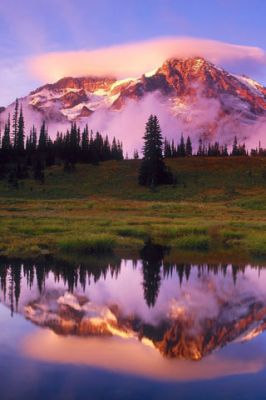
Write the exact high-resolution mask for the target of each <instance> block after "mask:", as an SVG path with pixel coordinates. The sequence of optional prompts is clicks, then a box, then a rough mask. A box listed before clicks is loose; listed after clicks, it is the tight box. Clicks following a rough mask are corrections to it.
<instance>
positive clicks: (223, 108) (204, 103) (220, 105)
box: [0, 56, 266, 143]
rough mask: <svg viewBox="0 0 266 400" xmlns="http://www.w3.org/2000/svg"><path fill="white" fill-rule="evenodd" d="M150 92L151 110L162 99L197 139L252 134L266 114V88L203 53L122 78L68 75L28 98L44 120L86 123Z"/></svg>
mask: <svg viewBox="0 0 266 400" xmlns="http://www.w3.org/2000/svg"><path fill="white" fill-rule="evenodd" d="M146 95H154V96H156V99H157V100H156V102H153V101H151V102H150V105H149V107H150V109H149V110H146V109H145V110H146V111H147V112H150V113H157V109H156V104H157V105H158V99H159V101H160V106H159V110H162V107H164V110H165V112H166V114H167V119H169V117H170V116H172V117H174V118H176V130H178V129H179V130H180V129H182V131H183V132H184V134H189V135H195V137H196V140H197V139H198V137H199V136H202V135H204V137H205V138H206V135H207V136H208V135H211V137H208V138H207V139H208V140H214V137H215V138H216V139H218V138H219V140H221V142H222V141H223V138H220V136H221V135H223V136H224V137H225V138H226V140H228V138H229V140H228V143H231V142H232V140H233V137H234V136H238V135H239V133H242V135H243V137H244V136H246V135H247V134H248V135H250V132H252V131H251V130H250V126H251V124H254V123H255V122H256V121H257V119H258V118H259V117H261V116H262V117H265V116H266V88H264V87H263V86H262V85H260V84H259V83H258V82H256V81H254V80H252V79H250V78H247V77H243V76H242V77H241V76H236V75H233V74H230V73H228V72H226V71H225V70H224V69H222V68H220V67H218V66H216V65H214V64H213V63H211V62H210V61H208V60H206V59H205V58H203V57H201V56H195V57H188V58H177V57H173V58H170V59H167V60H166V61H165V62H164V63H163V64H162V66H161V67H159V68H156V69H154V70H152V71H150V72H147V73H145V74H143V75H142V76H140V77H135V78H127V79H122V80H117V79H115V78H114V77H96V76H85V77H77V78H75V77H64V78H62V79H60V80H59V81H57V82H55V83H53V84H46V85H44V86H42V87H40V88H38V89H36V90H35V91H32V92H31V93H30V94H29V95H28V96H26V97H25V98H24V99H23V107H24V108H25V107H29V109H30V111H31V112H32V111H33V112H37V113H38V114H39V120H41V119H45V120H46V121H47V122H56V121H57V122H59V123H62V122H64V123H67V122H69V121H82V123H83V122H89V120H90V119H93V118H94V116H95V115H97V112H98V111H101V112H103V111H104V112H114V111H117V112H118V111H119V112H121V111H123V110H124V109H125V108H126V107H127V105H128V104H129V103H130V102H134V107H135V105H138V104H139V107H140V111H143V108H142V103H140V102H141V100H142V99H144V98H145V96H146ZM158 95H159V96H158ZM161 105H162V106H161ZM13 107H14V106H13V105H10V106H9V107H7V109H6V110H4V111H3V112H1V109H0V112H1V120H2V121H5V120H6V119H7V115H8V112H11V113H12V112H13ZM137 114H138V113H137ZM140 114H141V112H140ZM113 115H114V114H113ZM159 117H160V115H159ZM102 118H103V117H102ZM136 118H138V115H136ZM97 128H98V129H100V128H101V127H98V126H97ZM108 131H109V132H108ZM107 132H108V133H112V131H111V130H110V129H109V128H107ZM206 132H207V133H206ZM133 135H135V133H133ZM120 139H121V138H120Z"/></svg>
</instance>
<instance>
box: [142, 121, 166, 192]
mask: <svg viewBox="0 0 266 400" xmlns="http://www.w3.org/2000/svg"><path fill="white" fill-rule="evenodd" d="M143 139H144V149H143V156H144V158H143V160H142V163H141V167H140V171H139V184H140V185H144V186H156V185H159V184H170V183H172V182H173V177H172V174H171V173H170V171H169V170H168V169H167V168H166V166H165V163H164V161H163V151H162V148H163V138H162V134H161V128H160V124H159V121H158V118H157V116H156V115H154V116H153V115H151V116H150V117H149V119H148V122H147V123H146V131H145V134H144V138H143Z"/></svg>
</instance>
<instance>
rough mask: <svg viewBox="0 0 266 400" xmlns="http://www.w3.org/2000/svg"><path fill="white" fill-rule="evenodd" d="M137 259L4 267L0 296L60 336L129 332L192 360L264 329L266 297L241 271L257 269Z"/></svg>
mask: <svg viewBox="0 0 266 400" xmlns="http://www.w3.org/2000/svg"><path fill="white" fill-rule="evenodd" d="M140 256H141V259H140V260H138V261H135V262H134V261H132V262H128V264H129V263H130V264H131V265H128V264H127V263H126V262H124V261H122V260H119V259H114V260H112V261H111V262H109V260H106V261H104V260H97V263H93V262H91V264H90V266H85V265H79V266H77V267H73V266H72V267H71V266H70V265H68V264H64V263H62V264H57V265H54V264H52V263H44V264H39V265H35V264H33V263H24V264H23V265H21V264H20V263H16V264H14V265H12V266H11V265H9V264H2V265H1V266H0V280H1V291H2V301H3V302H4V303H5V304H7V305H8V306H9V307H10V309H11V313H12V314H13V312H14V311H15V310H16V311H17V312H19V313H22V314H24V315H25V317H26V318H27V319H28V320H30V321H32V322H33V323H34V324H36V325H38V326H41V327H48V328H50V329H51V330H53V331H54V332H55V333H57V334H60V335H77V336H91V335H97V336H118V337H123V338H128V337H130V338H135V339H139V340H141V341H142V342H143V343H146V344H147V343H148V344H150V345H152V346H153V347H155V348H156V349H157V350H159V351H160V352H161V353H162V354H163V355H165V356H167V357H174V358H184V359H192V360H198V359H201V358H202V357H204V356H205V355H207V354H209V353H211V352H213V351H214V350H215V349H217V348H220V347H222V346H225V345H226V344H227V343H230V342H232V341H234V340H235V339H238V338H240V337H242V338H243V337H245V338H252V337H253V336H254V335H257V334H259V333H260V332H262V331H264V330H265V328H266V296H264V294H263V291H262V290H261V289H260V290H259V288H257V287H256V285H254V282H253V283H252V282H251V281H250V280H249V279H250V277H246V272H245V271H248V274H247V275H248V276H249V275H250V273H253V271H255V268H256V269H259V267H253V268H252V267H250V266H248V267H245V266H232V265H207V264H205V265H197V266H195V265H194V266H193V265H190V264H174V265H172V264H166V263H165V262H163V256H164V252H163V250H162V249H161V248H159V247H158V248H153V249H151V248H149V247H146V248H144V249H143V251H142V252H141V255H140ZM229 271H230V273H231V274H232V277H231V276H228V274H229ZM259 271H260V269H259ZM129 272H130V274H131V275H127V274H128V273H129ZM253 275H254V274H253ZM238 276H239V277H238ZM134 277H137V278H138V279H137V283H136V286H135V287H134V285H133V280H134ZM237 277H238V278H237ZM258 279H259V278H258ZM112 285H113V286H112ZM131 286H132V287H131ZM123 290H124V292H123ZM120 292H122V293H123V295H121V296H122V297H121V298H118V295H119V294H120Z"/></svg>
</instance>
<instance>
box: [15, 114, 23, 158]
mask: <svg viewBox="0 0 266 400" xmlns="http://www.w3.org/2000/svg"><path fill="white" fill-rule="evenodd" d="M24 129H25V126H24V117H23V111H22V106H21V107H20V113H19V118H18V132H17V146H16V149H17V151H18V153H19V154H21V153H23V151H24V138H25V131H24Z"/></svg>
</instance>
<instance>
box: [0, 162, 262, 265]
mask: <svg viewBox="0 0 266 400" xmlns="http://www.w3.org/2000/svg"><path fill="white" fill-rule="evenodd" d="M168 163H169V165H170V167H171V168H172V170H173V171H174V173H175V174H177V176H178V184H177V185H175V186H162V187H159V188H157V189H156V191H150V190H149V188H145V187H141V186H139V185H138V184H137V174H138V168H139V161H138V160H134V161H124V162H116V161H110V162H105V163H102V164H100V165H99V166H91V165H78V166H77V168H76V172H75V173H70V174H69V173H64V172H63V168H62V166H54V167H52V168H49V169H47V170H46V180H45V184H44V185H42V184H39V183H36V182H34V181H31V180H25V181H23V182H20V185H19V188H18V189H14V188H12V187H10V186H9V185H8V184H7V183H6V182H4V181H0V255H3V256H6V257H29V256H30V257H38V256H41V255H47V254H53V255H55V256H59V255H60V254H61V253H68V254H70V253H73V254H77V253H83V254H84V253H93V252H94V253H96V252H100V253H101V252H103V253H105V252H110V251H115V252H119V251H124V252H130V251H139V250H140V249H141V248H142V247H143V246H144V245H145V243H146V242H148V241H150V240H151V241H152V242H153V243H157V244H161V245H164V246H167V247H170V248H172V249H173V251H175V250H176V251H181V250H182V251H189V252H216V253H217V254H223V253H225V252H227V251H228V249H230V251H231V252H232V254H240V253H241V254H242V255H246V257H249V256H252V257H261V258H263V257H265V258H266V213H265V204H266V181H265V177H264V171H265V168H266V159H265V158H244V157H243V158H242V157H240V158H230V157H229V158H226V159H220V158H206V159H202V158H196V157H195V158H190V159H183V160H182V159H177V160H170V161H168Z"/></svg>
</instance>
